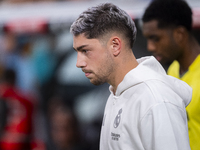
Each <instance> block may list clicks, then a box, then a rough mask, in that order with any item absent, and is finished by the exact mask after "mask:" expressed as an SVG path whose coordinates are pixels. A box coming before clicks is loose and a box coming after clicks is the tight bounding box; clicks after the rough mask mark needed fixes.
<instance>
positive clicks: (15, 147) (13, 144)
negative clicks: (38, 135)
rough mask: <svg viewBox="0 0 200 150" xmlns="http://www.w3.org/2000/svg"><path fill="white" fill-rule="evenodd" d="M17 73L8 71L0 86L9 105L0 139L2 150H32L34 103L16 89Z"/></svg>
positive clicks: (3, 98) (0, 91)
mask: <svg viewBox="0 0 200 150" xmlns="http://www.w3.org/2000/svg"><path fill="white" fill-rule="evenodd" d="M15 78H16V75H15V72H14V71H13V70H10V69H7V70H5V72H4V75H3V79H2V83H1V84H0V97H1V99H2V100H3V101H5V102H6V105H7V117H6V124H5V126H4V128H3V131H2V134H1V137H0V149H1V150H30V149H31V138H32V129H33V127H32V119H33V118H32V116H33V103H32V102H31V100H29V99H30V97H27V96H25V94H23V93H21V92H20V91H19V89H17V88H16V87H15Z"/></svg>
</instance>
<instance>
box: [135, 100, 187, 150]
mask: <svg viewBox="0 0 200 150" xmlns="http://www.w3.org/2000/svg"><path fill="white" fill-rule="evenodd" d="M139 132H140V136H141V141H142V143H143V146H144V149H145V150H190V146H189V138H188V127H187V117H186V111H185V110H183V109H181V108H179V107H177V106H175V105H173V104H170V103H160V104H157V105H156V106H153V107H152V108H151V109H150V110H149V111H148V112H147V113H146V114H145V116H144V117H143V118H142V119H141V120H140V124H139Z"/></svg>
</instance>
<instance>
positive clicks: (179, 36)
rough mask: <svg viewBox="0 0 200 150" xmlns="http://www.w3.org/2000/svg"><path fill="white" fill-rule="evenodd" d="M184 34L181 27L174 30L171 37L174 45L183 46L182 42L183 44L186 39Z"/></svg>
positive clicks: (184, 31)
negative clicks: (174, 42)
mask: <svg viewBox="0 0 200 150" xmlns="http://www.w3.org/2000/svg"><path fill="white" fill-rule="evenodd" d="M186 32H187V31H186V29H185V28H184V27H182V26H179V27H177V28H175V29H174V32H173V33H174V34H173V35H174V39H175V41H176V43H179V44H183V42H185V41H184V40H185V38H186Z"/></svg>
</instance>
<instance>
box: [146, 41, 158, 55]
mask: <svg viewBox="0 0 200 150" xmlns="http://www.w3.org/2000/svg"><path fill="white" fill-rule="evenodd" d="M147 49H148V51H149V52H154V51H155V50H156V45H155V43H154V42H152V41H150V40H148V41H147Z"/></svg>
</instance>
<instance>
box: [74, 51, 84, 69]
mask: <svg viewBox="0 0 200 150" xmlns="http://www.w3.org/2000/svg"><path fill="white" fill-rule="evenodd" d="M85 66H86V62H85V60H84V58H83V56H82V55H81V54H80V53H78V54H77V61H76V67H77V68H83V67H85Z"/></svg>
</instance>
